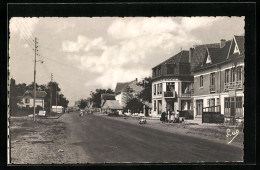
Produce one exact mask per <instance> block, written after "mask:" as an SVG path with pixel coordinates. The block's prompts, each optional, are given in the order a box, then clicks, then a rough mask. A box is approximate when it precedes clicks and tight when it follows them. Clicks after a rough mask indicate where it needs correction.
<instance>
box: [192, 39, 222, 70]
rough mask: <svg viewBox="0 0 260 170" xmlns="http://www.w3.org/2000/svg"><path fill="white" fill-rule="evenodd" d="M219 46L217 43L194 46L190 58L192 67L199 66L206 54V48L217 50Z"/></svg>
mask: <svg viewBox="0 0 260 170" xmlns="http://www.w3.org/2000/svg"><path fill="white" fill-rule="evenodd" d="M219 46H220V44H219V43H215V44H203V45H195V46H194V49H193V56H192V63H191V64H192V66H193V67H194V68H196V67H197V66H199V65H201V63H202V62H203V59H204V57H205V54H206V48H218V47H219Z"/></svg>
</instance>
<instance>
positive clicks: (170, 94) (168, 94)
mask: <svg viewBox="0 0 260 170" xmlns="http://www.w3.org/2000/svg"><path fill="white" fill-rule="evenodd" d="M164 97H172V98H175V91H174V92H171V91H166V92H164Z"/></svg>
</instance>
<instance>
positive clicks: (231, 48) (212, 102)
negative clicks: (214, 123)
mask: <svg viewBox="0 0 260 170" xmlns="http://www.w3.org/2000/svg"><path fill="white" fill-rule="evenodd" d="M244 58H245V54H244V36H234V37H233V38H232V39H231V40H228V41H226V40H223V39H222V40H220V42H219V43H215V44H204V45H197V46H194V47H193V48H190V50H189V51H185V50H183V51H181V52H179V53H178V54H176V55H174V56H173V57H171V58H169V59H167V60H166V61H164V62H162V63H160V64H158V65H157V66H155V67H154V68H152V112H151V116H154V117H157V116H160V114H161V113H162V112H169V111H170V112H173V113H177V112H178V111H188V112H190V113H191V114H193V117H194V119H201V117H202V113H203V112H207V111H211V112H219V113H220V114H222V115H224V117H225V118H226V119H227V120H228V119H230V118H233V117H235V118H237V119H240V118H241V119H243V116H244V107H243V104H244V93H243V92H244V86H243V82H244V71H243V70H244Z"/></svg>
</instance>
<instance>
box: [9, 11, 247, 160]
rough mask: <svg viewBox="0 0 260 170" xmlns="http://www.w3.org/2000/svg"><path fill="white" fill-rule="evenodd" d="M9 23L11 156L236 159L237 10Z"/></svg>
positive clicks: (239, 104) (239, 122)
mask: <svg viewBox="0 0 260 170" xmlns="http://www.w3.org/2000/svg"><path fill="white" fill-rule="evenodd" d="M8 28H9V40H8V42H9V44H8V48H9V51H8V53H9V54H8V55H9V57H10V58H9V61H8V71H9V77H8V83H9V86H8V90H9V92H10V93H9V96H8V105H9V108H8V120H10V121H8V125H9V127H10V128H9V129H8V134H10V138H9V141H8V154H9V155H8V158H9V161H8V163H9V164H87V163H90V164H98V163H126V164H127V163H207V162H209V163H218V162H226V163H230V162H233V163H234V162H235V163H237V162H243V161H244V111H245V109H244V103H245V98H244V89H245V87H244V81H245V71H244V68H245V62H244V60H245V58H246V57H247V56H246V55H245V17H244V16H230V17H227V16H215V17H213V16H193V17H185V16H183V17H181V16H165V17H163V16H153V17H12V18H11V19H10V20H9V23H8Z"/></svg>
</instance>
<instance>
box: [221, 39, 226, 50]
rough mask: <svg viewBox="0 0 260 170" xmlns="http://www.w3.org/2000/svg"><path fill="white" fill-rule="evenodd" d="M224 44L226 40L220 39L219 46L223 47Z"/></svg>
mask: <svg viewBox="0 0 260 170" xmlns="http://www.w3.org/2000/svg"><path fill="white" fill-rule="evenodd" d="M225 45H226V40H224V39H221V40H220V48H222V47H224V46H225Z"/></svg>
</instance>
